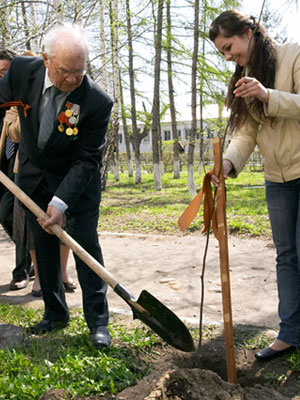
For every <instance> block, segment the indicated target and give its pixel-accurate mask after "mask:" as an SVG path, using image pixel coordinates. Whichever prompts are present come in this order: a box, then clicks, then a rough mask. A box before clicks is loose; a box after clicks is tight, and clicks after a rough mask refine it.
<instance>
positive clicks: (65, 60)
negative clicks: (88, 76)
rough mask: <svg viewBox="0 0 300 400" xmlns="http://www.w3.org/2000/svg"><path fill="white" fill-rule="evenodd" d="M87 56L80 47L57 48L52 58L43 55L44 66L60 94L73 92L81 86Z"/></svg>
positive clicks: (61, 46) (62, 46)
mask: <svg viewBox="0 0 300 400" xmlns="http://www.w3.org/2000/svg"><path fill="white" fill-rule="evenodd" d="M86 58H87V54H86V51H85V50H84V49H82V47H78V46H76V45H75V46H64V45H60V46H57V49H56V51H55V52H54V55H53V56H52V57H49V56H48V55H47V54H46V53H44V54H43V59H44V65H45V67H46V68H48V75H49V78H50V80H51V82H52V83H53V85H54V86H56V87H57V89H59V90H61V91H62V92H73V90H75V89H76V88H77V87H78V86H80V85H81V82H82V80H83V77H84V75H85V69H86Z"/></svg>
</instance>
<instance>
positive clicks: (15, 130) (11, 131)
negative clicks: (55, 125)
mask: <svg viewBox="0 0 300 400" xmlns="http://www.w3.org/2000/svg"><path fill="white" fill-rule="evenodd" d="M22 56H27V57H29V56H31V57H36V56H37V55H36V53H34V52H32V51H25V52H24V53H23V54H22ZM4 126H5V132H4V134H5V135H6V136H7V137H8V138H9V139H10V140H11V141H12V142H13V143H17V144H19V143H20V136H21V132H20V120H19V115H18V110H17V107H11V108H10V109H9V110H8V111H6V114H5V118H4ZM18 164H19V163H18V152H17V153H16V156H15V161H14V168H13V172H14V174H17V173H18V166H19V165H18ZM13 240H14V242H15V243H16V244H17V245H18V246H24V245H25V246H26V248H27V249H28V250H29V253H30V257H31V261H32V265H33V270H34V271H33V272H34V274H33V275H34V282H33V285H32V290H31V294H32V295H33V296H34V297H42V290H41V286H40V280H39V275H38V271H37V265H36V257H35V251H34V240H33V235H32V232H31V231H30V229H29V228H28V224H27V223H26V217H25V210H24V208H23V207H22V205H21V203H20V202H19V200H18V199H17V198H15V199H14V209H13ZM60 251H61V266H62V277H63V284H64V288H65V291H66V292H69V293H72V292H74V291H75V290H76V287H77V285H76V283H75V282H74V281H73V279H72V278H71V276H70V274H69V272H68V269H67V264H68V257H69V248H68V247H67V246H64V245H63V244H62V245H61V247H60Z"/></svg>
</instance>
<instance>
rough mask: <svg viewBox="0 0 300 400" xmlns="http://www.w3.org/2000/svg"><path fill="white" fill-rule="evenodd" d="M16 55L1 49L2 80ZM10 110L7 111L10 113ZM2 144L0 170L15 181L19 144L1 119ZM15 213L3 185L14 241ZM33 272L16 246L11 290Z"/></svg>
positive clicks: (2, 209)
mask: <svg viewBox="0 0 300 400" xmlns="http://www.w3.org/2000/svg"><path fill="white" fill-rule="evenodd" d="M15 56H16V53H15V52H13V51H12V50H9V49H0V78H1V79H2V78H3V76H4V74H5V72H6V71H7V70H8V69H9V66H10V64H11V61H12V60H13V59H14V57H15ZM9 111H10V110H8V111H7V113H9ZM0 125H1V140H0V142H1V144H0V157H1V159H0V168H1V170H2V172H4V173H5V174H6V175H7V176H8V177H9V178H10V179H12V180H14V173H13V167H14V163H15V158H16V153H17V149H18V144H16V143H14V142H13V141H11V140H10V138H8V137H7V135H6V129H7V123H6V120H5V119H4V120H3V118H1V123H0ZM13 213H14V196H13V194H12V193H11V192H10V191H9V190H8V189H6V188H5V187H4V186H3V185H0V223H1V225H2V226H3V228H4V229H5V231H6V233H7V234H8V235H9V237H10V238H11V239H13ZM30 271H31V258H30V255H29V252H28V250H27V249H26V247H25V246H24V245H23V244H20V243H16V245H15V268H14V269H13V271H12V280H11V282H10V284H9V289H10V290H20V289H24V288H26V287H27V285H28V282H29V274H30Z"/></svg>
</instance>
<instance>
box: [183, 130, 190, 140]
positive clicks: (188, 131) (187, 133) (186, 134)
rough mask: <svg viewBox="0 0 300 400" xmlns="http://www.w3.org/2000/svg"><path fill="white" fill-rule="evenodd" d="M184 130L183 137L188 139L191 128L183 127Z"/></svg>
mask: <svg viewBox="0 0 300 400" xmlns="http://www.w3.org/2000/svg"><path fill="white" fill-rule="evenodd" d="M184 132H185V138H186V139H189V137H190V136H191V130H190V129H185V130H184Z"/></svg>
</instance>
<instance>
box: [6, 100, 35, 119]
mask: <svg viewBox="0 0 300 400" xmlns="http://www.w3.org/2000/svg"><path fill="white" fill-rule="evenodd" d="M17 106H21V107H23V110H24V117H25V118H27V111H28V110H30V108H31V106H30V105H29V104H24V103H23V101H21V100H17V101H8V102H7V103H3V104H1V105H0V108H6V107H17Z"/></svg>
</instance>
